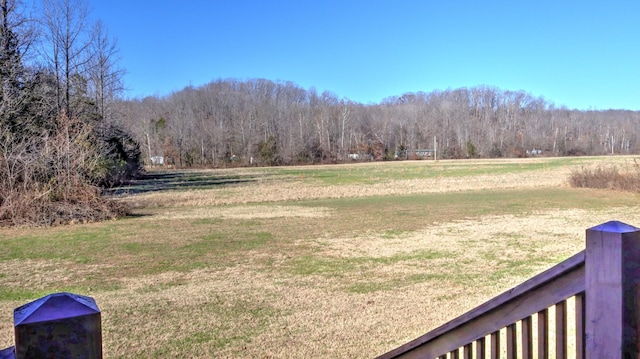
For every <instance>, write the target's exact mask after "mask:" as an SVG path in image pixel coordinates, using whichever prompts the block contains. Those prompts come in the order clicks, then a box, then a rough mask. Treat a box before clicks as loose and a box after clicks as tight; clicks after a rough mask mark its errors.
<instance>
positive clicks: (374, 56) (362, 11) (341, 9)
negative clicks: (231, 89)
mask: <svg viewBox="0 0 640 359" xmlns="http://www.w3.org/2000/svg"><path fill="white" fill-rule="evenodd" d="M91 6H92V8H93V12H92V16H93V17H95V18H100V19H101V20H102V21H103V22H104V23H105V25H106V26H107V27H108V29H109V31H110V34H111V35H113V36H116V37H117V38H118V44H119V47H120V55H121V57H122V60H121V65H122V67H124V68H125V69H126V70H127V71H128V74H127V76H126V78H125V82H126V86H127V87H128V89H129V91H128V96H130V97H144V96H148V95H159V96H162V95H167V94H170V93H171V92H172V91H177V90H180V89H182V88H184V87H185V86H187V85H190V84H191V85H193V86H199V85H203V84H205V83H208V82H210V81H212V80H215V79H225V78H234V79H239V80H243V79H250V78H265V79H269V80H274V81H291V82H293V83H296V84H298V85H299V86H301V87H303V88H306V89H308V88H310V87H315V88H316V89H317V91H318V92H322V91H325V90H328V91H331V92H334V93H335V94H336V95H337V96H339V97H341V98H342V97H345V98H349V99H351V100H353V101H357V102H361V103H365V104H366V103H377V102H379V101H380V100H382V99H383V98H385V97H388V96H393V95H401V94H403V93H405V92H417V91H424V92H431V91H434V90H445V89H454V88H459V87H473V86H479V85H486V86H495V87H498V88H500V89H502V90H514V91H515V90H524V91H527V92H529V93H531V94H533V95H534V96H542V97H544V98H545V99H547V100H548V101H550V102H553V103H555V104H556V106H563V105H564V106H567V107H569V108H577V109H582V110H588V109H595V110H605V109H611V108H613V109H630V110H640V26H639V25H638V24H639V23H638V20H640V1H637V0H628V1H619V0H609V1H606V2H605V1H590V0H582V1H562V0H553V1H552V0H537V1H519V0H508V1H493V0H482V1H480V0H479V1H456V0H452V1H441V0H433V1H432V0H425V1H418V0H393V1H391V0H389V1H379V0H366V1H360V0H354V1H349V0H341V1H340V0H338V1H336V0H322V1H311V0H309V1H304V0H300V1H277V0H272V1H266V0H263V1H253V0H226V1H220V0H184V1H181V2H178V1H175V0H174V1H166V0H156V1H140V0H109V1H106V0H103V1H98V0H93V1H92V3H91Z"/></svg>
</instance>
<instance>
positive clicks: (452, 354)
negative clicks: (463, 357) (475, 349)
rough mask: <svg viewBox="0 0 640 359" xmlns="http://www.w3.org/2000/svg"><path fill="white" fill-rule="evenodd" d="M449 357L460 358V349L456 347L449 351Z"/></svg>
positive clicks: (451, 358) (450, 358)
mask: <svg viewBox="0 0 640 359" xmlns="http://www.w3.org/2000/svg"><path fill="white" fill-rule="evenodd" d="M449 359H460V350H458V349H456V350H453V351H451V352H450V353H449Z"/></svg>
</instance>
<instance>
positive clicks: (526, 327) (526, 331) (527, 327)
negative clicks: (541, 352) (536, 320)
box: [521, 317, 533, 359]
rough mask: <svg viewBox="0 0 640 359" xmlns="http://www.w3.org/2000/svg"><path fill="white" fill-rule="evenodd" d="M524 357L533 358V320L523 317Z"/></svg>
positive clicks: (525, 358) (526, 358)
mask: <svg viewBox="0 0 640 359" xmlns="http://www.w3.org/2000/svg"><path fill="white" fill-rule="evenodd" d="M521 323H522V359H533V320H532V319H531V317H526V318H524V319H522V322H521Z"/></svg>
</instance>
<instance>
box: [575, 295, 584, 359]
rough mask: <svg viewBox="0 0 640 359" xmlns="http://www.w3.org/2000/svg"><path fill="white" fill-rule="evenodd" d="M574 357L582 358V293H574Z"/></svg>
mask: <svg viewBox="0 0 640 359" xmlns="http://www.w3.org/2000/svg"><path fill="white" fill-rule="evenodd" d="M575 298H576V358H577V359H584V343H585V341H584V325H585V318H586V317H585V302H584V301H585V297H584V293H580V294H578V295H576V297H575Z"/></svg>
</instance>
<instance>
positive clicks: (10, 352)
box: [0, 347, 16, 359]
mask: <svg viewBox="0 0 640 359" xmlns="http://www.w3.org/2000/svg"><path fill="white" fill-rule="evenodd" d="M15 357H16V347H9V348H7V349H2V350H0V359H15Z"/></svg>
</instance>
